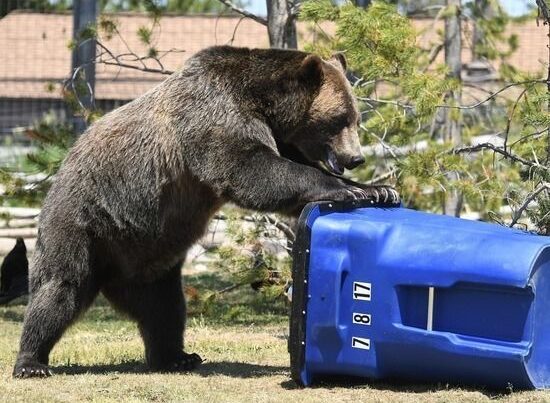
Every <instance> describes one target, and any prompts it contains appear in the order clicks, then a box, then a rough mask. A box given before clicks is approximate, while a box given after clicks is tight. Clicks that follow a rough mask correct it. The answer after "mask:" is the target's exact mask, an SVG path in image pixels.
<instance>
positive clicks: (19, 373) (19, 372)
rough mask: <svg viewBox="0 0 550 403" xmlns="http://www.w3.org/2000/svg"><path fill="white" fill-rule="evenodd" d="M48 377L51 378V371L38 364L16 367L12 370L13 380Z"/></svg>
mask: <svg viewBox="0 0 550 403" xmlns="http://www.w3.org/2000/svg"><path fill="white" fill-rule="evenodd" d="M49 376H52V371H50V369H49V368H48V367H47V366H46V365H44V364H40V363H28V364H23V365H18V366H16V367H15V369H14V370H13V377H14V378H47V377H49Z"/></svg>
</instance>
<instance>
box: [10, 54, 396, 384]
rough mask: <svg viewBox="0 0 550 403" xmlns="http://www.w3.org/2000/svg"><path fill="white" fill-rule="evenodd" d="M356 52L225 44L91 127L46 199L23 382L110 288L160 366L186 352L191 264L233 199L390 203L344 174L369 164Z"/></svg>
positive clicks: (288, 205) (179, 361) (279, 205)
mask: <svg viewBox="0 0 550 403" xmlns="http://www.w3.org/2000/svg"><path fill="white" fill-rule="evenodd" d="M344 69H345V59H344V58H343V57H342V56H341V55H337V56H336V57H334V58H332V59H331V60H329V61H323V60H322V59H320V58H319V57H318V56H316V55H313V54H308V53H304V52H300V51H292V50H274V49H267V50H260V49H245V48H233V47H226V46H224V47H213V48H209V49H206V50H203V51H201V52H199V53H197V54H196V55H194V56H193V57H191V58H190V59H189V60H188V61H187V63H186V64H185V66H184V67H183V68H182V69H181V70H179V71H178V72H176V73H174V74H173V75H171V76H170V77H169V78H168V79H167V80H166V81H164V82H163V83H162V84H160V85H159V86H157V87H156V88H153V89H152V90H150V91H149V92H147V93H146V94H144V95H143V96H141V97H139V98H137V99H136V100H134V101H132V102H130V103H128V104H126V105H124V106H122V107H120V108H118V109H117V110H115V111H113V112H111V113H109V114H107V115H105V116H104V117H103V118H101V119H99V120H98V121H97V122H96V123H95V124H93V125H92V126H91V127H90V128H89V129H88V130H87V132H86V133H85V134H84V135H82V136H81V137H80V138H79V139H78V141H77V142H76V144H75V145H74V147H73V148H72V150H71V151H70V153H69V155H68V156H67V158H66V160H65V162H64V164H63V166H62V168H61V169H60V171H59V173H58V174H57V176H56V178H55V180H54V182H53V185H52V187H51V190H50V191H49V193H48V195H47V197H46V200H45V201H44V205H43V209H42V212H41V214H40V226H39V234H38V240H37V244H36V251H35V253H34V256H33V260H32V264H31V269H30V292H31V298H30V301H29V305H28V308H27V311H26V314H25V321H24V325H23V333H22V336H21V344H20V351H19V355H18V357H17V362H16V364H15V368H14V372H13V374H14V376H16V377H27V376H47V375H49V374H50V371H49V369H48V366H47V365H48V356H49V353H50V350H51V349H52V347H53V346H54V344H55V343H56V342H57V341H58V339H59V338H60V337H61V335H62V334H63V332H64V331H65V329H66V328H67V327H68V326H69V325H70V324H71V323H72V322H73V321H74V320H75V319H76V318H77V316H78V315H79V314H80V313H81V312H83V311H84V310H85V309H86V308H87V307H88V306H89V305H90V304H91V303H92V301H93V300H94V298H95V297H96V295H97V294H98V293H99V292H100V291H101V292H102V293H103V294H104V295H105V297H106V298H107V299H108V300H109V301H110V302H111V303H112V304H113V305H114V306H115V307H116V308H117V309H119V310H121V311H123V312H125V313H126V314H127V315H129V316H130V317H131V318H132V319H134V320H135V321H136V322H137V324H138V327H139V330H140V332H141V336H142V338H143V341H144V344H145V357H146V361H147V364H148V366H149V367H150V368H151V369H153V370H163V371H164V370H187V369H192V368H194V367H195V366H196V365H198V364H199V363H200V362H201V358H200V357H199V356H198V355H196V354H188V353H185V352H184V350H183V330H184V326H185V301H184V298H183V294H182V285H181V271H180V270H181V264H182V262H183V260H184V259H185V254H186V251H187V250H188V248H189V247H190V246H191V245H192V244H193V243H194V242H195V241H197V239H198V238H199V237H200V236H201V234H203V232H204V230H205V228H206V226H207V223H208V221H209V219H210V217H211V216H212V215H213V214H214V213H215V212H216V211H217V210H218V209H219V208H220V207H221V206H222V205H223V204H224V203H226V202H233V203H235V204H237V205H239V206H242V207H244V208H248V209H254V210H258V211H275V212H282V213H288V214H297V213H298V212H299V211H300V209H301V208H302V207H303V206H304V205H305V204H306V203H308V202H311V201H317V200H336V201H342V200H348V199H356V198H369V197H375V198H378V197H379V196H380V197H383V198H385V199H391V200H393V201H397V198H398V196H397V193H396V192H395V191H393V189H391V188H387V187H368V186H361V185H359V184H353V183H352V182H350V181H349V180H345V179H343V178H339V177H338V176H339V175H340V174H342V173H343V171H344V168H348V169H352V168H354V167H356V166H357V165H359V164H361V163H363V162H364V158H363V156H362V155H361V150H360V144H359V140H358V135H357V125H358V122H359V120H360V114H359V111H358V109H357V104H356V102H355V100H354V98H353V96H352V90H351V87H350V85H349V83H348V82H347V80H346V78H345V75H344Z"/></svg>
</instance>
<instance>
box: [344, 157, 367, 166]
mask: <svg viewBox="0 0 550 403" xmlns="http://www.w3.org/2000/svg"><path fill="white" fill-rule="evenodd" d="M364 163H365V157H363V156H362V155H358V156H356V157H353V158H352V159H351V160H350V162H349V164H348V166H347V167H346V168H347V169H353V168H356V167H358V166H359V165H361V164H364Z"/></svg>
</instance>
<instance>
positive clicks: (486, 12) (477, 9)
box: [472, 0, 494, 61]
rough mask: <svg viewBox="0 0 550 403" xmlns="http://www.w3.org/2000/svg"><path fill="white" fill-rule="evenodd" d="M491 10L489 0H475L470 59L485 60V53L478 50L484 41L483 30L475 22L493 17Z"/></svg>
mask: <svg viewBox="0 0 550 403" xmlns="http://www.w3.org/2000/svg"><path fill="white" fill-rule="evenodd" d="M493 11H494V10H493V7H491V3H490V1H489V0H475V3H474V13H473V14H474V15H473V17H474V34H473V38H472V61H475V60H485V55H484V54H480V52H479V47H480V46H483V43H484V41H485V32H483V29H482V28H481V26H480V25H479V24H478V23H477V22H478V21H481V20H486V19H491V18H493V17H494V12H493Z"/></svg>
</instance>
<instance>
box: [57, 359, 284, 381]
mask: <svg viewBox="0 0 550 403" xmlns="http://www.w3.org/2000/svg"><path fill="white" fill-rule="evenodd" d="M52 370H53V372H54V373H55V374H63V375H83V374H96V375H101V374H103V375H105V374H110V375H111V374H116V373H120V374H151V373H152V372H151V371H149V370H148V369H147V367H146V365H145V363H144V362H143V361H138V360H134V361H126V362H122V363H119V364H107V365H78V364H74V365H65V366H58V367H54V368H52ZM192 373H194V374H197V375H200V376H203V377H208V376H213V375H225V376H229V377H232V378H261V377H267V376H275V375H288V373H289V372H288V367H281V366H270V365H257V364H247V363H241V362H227V361H222V362H205V363H204V364H202V365H201V366H200V367H199V368H198V369H197V370H195V371H192ZM181 374H182V375H184V374H186V372H181Z"/></svg>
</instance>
